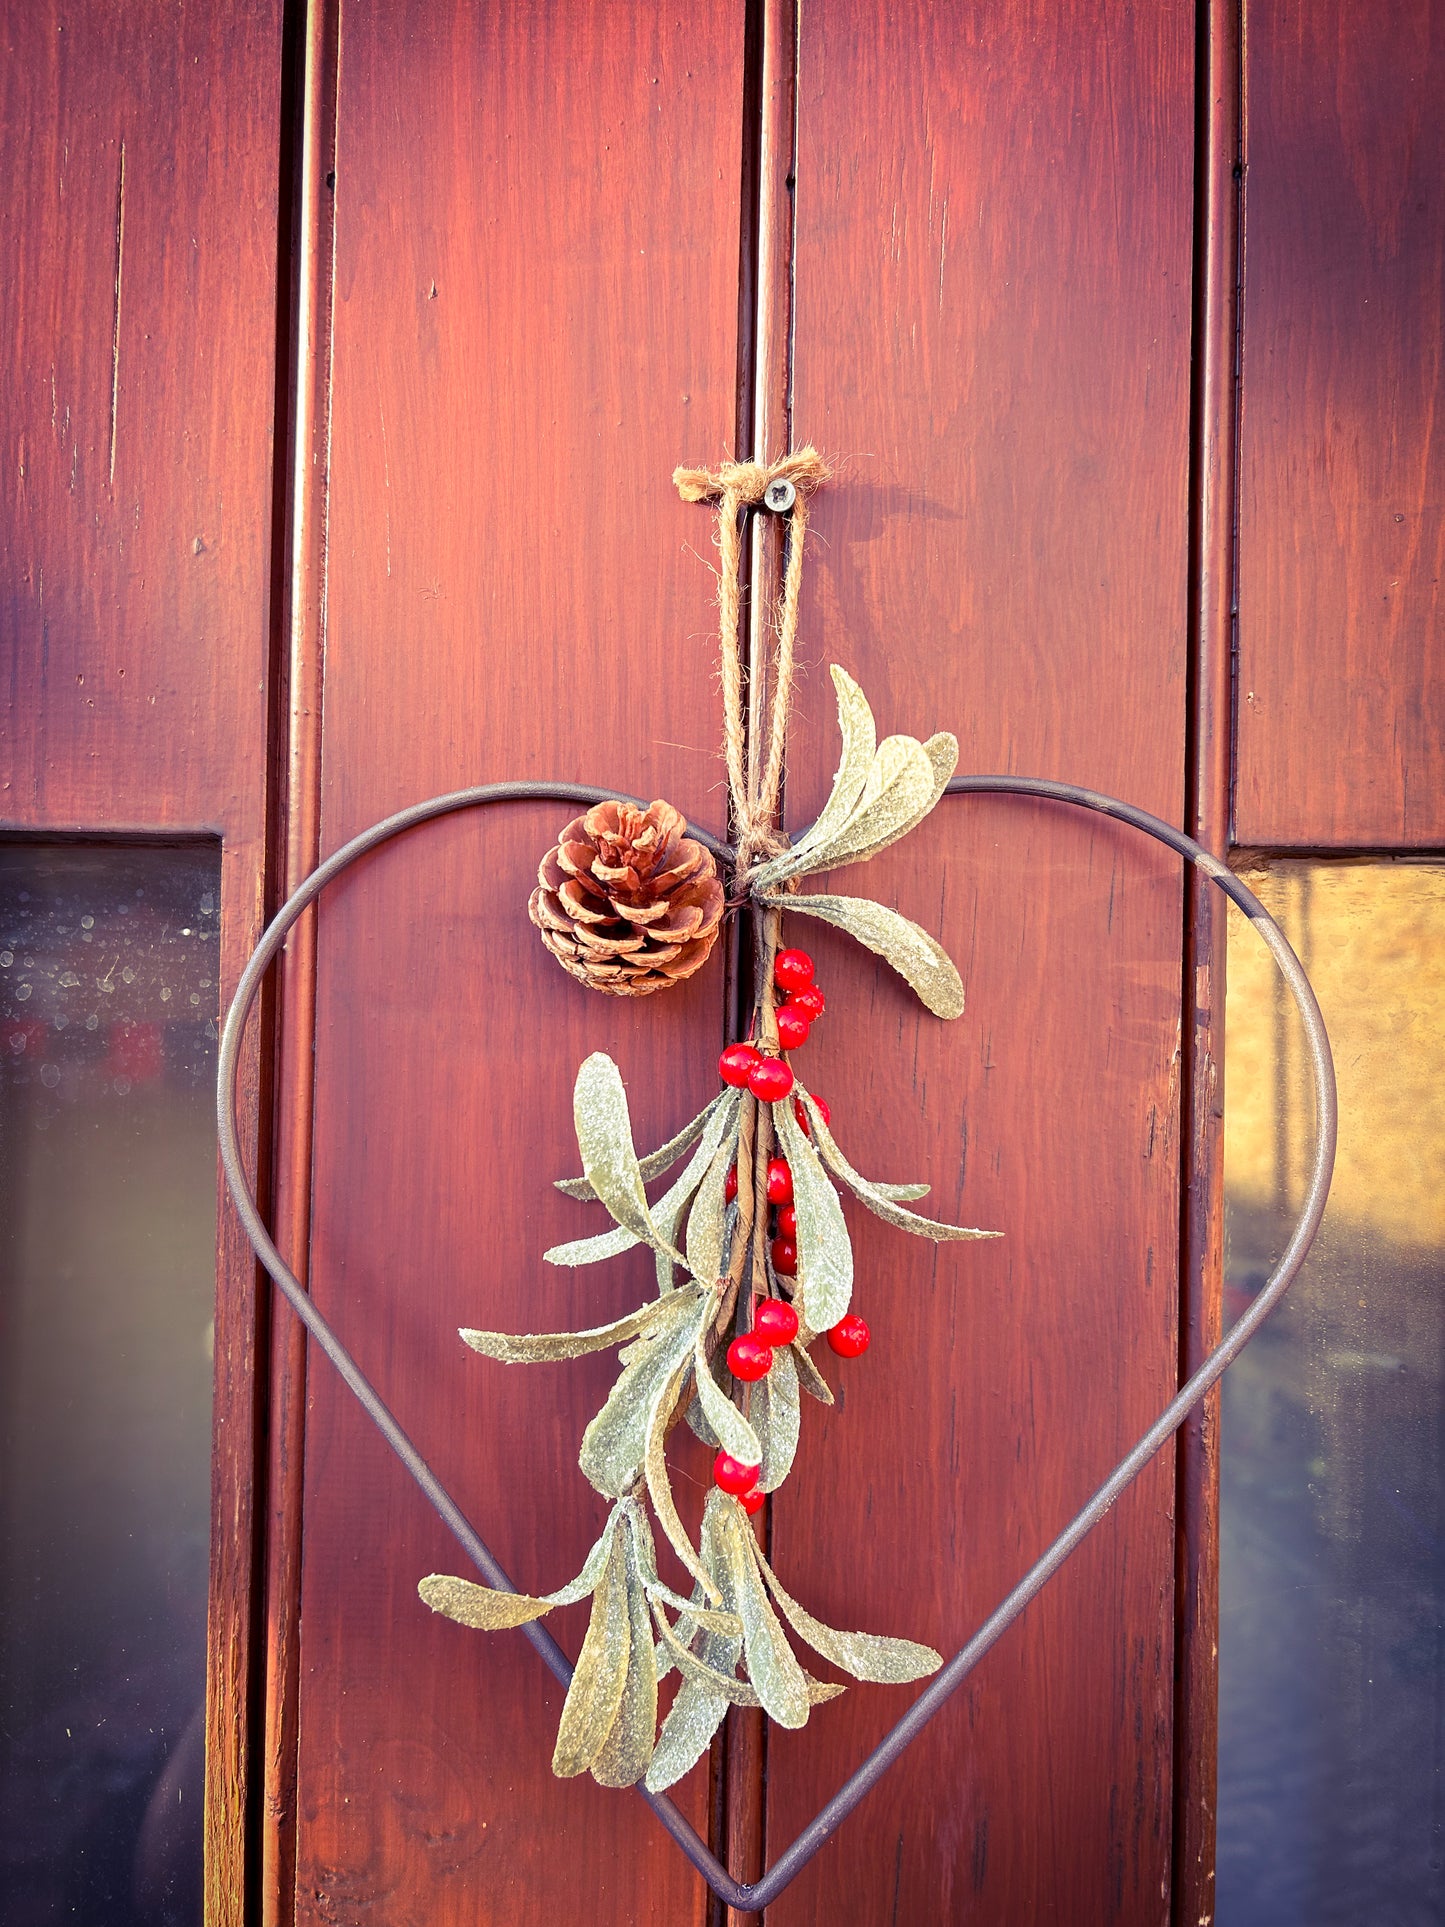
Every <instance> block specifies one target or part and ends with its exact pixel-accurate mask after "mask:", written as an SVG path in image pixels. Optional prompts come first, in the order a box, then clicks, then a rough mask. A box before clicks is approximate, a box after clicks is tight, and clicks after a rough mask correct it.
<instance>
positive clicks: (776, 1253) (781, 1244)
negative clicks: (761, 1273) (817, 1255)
mask: <svg viewBox="0 0 1445 1927" xmlns="http://www.w3.org/2000/svg"><path fill="white" fill-rule="evenodd" d="M797 1269H798V1247H797V1246H796V1245H795V1244H794V1243H793V1240H792V1239H791V1238H774V1240H773V1270H774V1271H775V1272H777V1274H778V1276H779V1277H780V1278H791V1277H793V1276H795V1274H796V1272H797Z"/></svg>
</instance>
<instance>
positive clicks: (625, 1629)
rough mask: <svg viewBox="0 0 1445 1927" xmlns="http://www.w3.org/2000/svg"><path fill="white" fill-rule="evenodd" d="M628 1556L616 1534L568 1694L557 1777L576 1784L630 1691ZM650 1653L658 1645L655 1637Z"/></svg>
mask: <svg viewBox="0 0 1445 1927" xmlns="http://www.w3.org/2000/svg"><path fill="white" fill-rule="evenodd" d="M627 1563H628V1562H627V1551H626V1547H625V1545H624V1543H623V1535H622V1534H621V1533H619V1532H614V1533H613V1535H612V1539H611V1543H610V1545H609V1547H608V1551H607V1562H606V1564H605V1566H604V1567H603V1570H602V1580H601V1583H600V1584H599V1586H598V1588H597V1591H596V1593H595V1594H594V1595H593V1599H592V1617H591V1618H590V1619H589V1620H588V1622H587V1637H586V1639H584V1640H583V1642H582V1651H581V1653H580V1654H579V1656H578V1659H577V1670H576V1672H575V1673H573V1675H572V1684H571V1685H570V1686H569V1687H568V1689H567V1698H566V1700H565V1701H564V1702H563V1706H562V1720H561V1724H560V1725H559V1726H558V1728H557V1746H556V1750H555V1751H554V1753H553V1755H552V1771H553V1772H554V1773H555V1774H556V1775H557V1777H558V1778H559V1779H562V1780H570V1779H571V1778H572V1777H573V1776H574V1775H575V1774H578V1773H585V1772H586V1771H587V1769H588V1767H590V1766H591V1765H592V1763H593V1761H594V1760H595V1759H596V1758H597V1756H598V1754H599V1753H600V1752H601V1751H602V1749H603V1747H604V1746H605V1745H606V1743H607V1735H608V1734H609V1733H610V1732H611V1731H612V1725H613V1722H614V1721H615V1720H616V1718H617V1713H618V1709H619V1708H620V1706H621V1705H622V1695H623V1693H624V1692H625V1691H626V1688H627V1671H628V1663H629V1661H630V1660H631V1657H632V1619H631V1612H630V1610H629V1606H628V1598H627ZM647 1645H648V1653H649V1656H650V1655H651V1651H652V1640H651V1637H650V1636H649V1639H648V1642H647Z"/></svg>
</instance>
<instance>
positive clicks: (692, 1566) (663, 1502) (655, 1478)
mask: <svg viewBox="0 0 1445 1927" xmlns="http://www.w3.org/2000/svg"><path fill="white" fill-rule="evenodd" d="M688 1369H689V1368H688V1367H687V1366H686V1365H684V1366H682V1367H681V1368H680V1369H679V1370H676V1371H675V1372H674V1374H673V1375H672V1377H671V1378H669V1379H668V1381H667V1382H666V1384H664V1385H662V1386H661V1387H660V1388H659V1390H658V1393H657V1396H656V1398H655V1400H654V1402H653V1405H652V1409H651V1411H650V1412H649V1414H648V1422H647V1442H646V1448H645V1452H644V1456H643V1470H644V1472H645V1474H646V1478H647V1490H648V1493H649V1494H650V1496H651V1499H652V1509H653V1511H654V1512H655V1513H656V1514H657V1523H658V1524H659V1525H660V1526H661V1527H662V1529H663V1531H664V1532H665V1533H666V1534H667V1537H668V1539H669V1541H670V1542H671V1545H672V1549H673V1551H674V1552H675V1553H676V1554H677V1556H678V1558H679V1559H681V1561H682V1563H683V1564H684V1565H685V1566H686V1567H687V1569H688V1571H689V1572H690V1573H691V1574H692V1576H693V1578H694V1579H695V1580H697V1582H698V1584H699V1585H700V1586H701V1587H702V1589H703V1591H704V1593H706V1595H707V1597H708V1598H709V1599H710V1600H711V1601H712V1603H713V1604H714V1605H715V1606H716V1605H719V1604H721V1601H722V1595H721V1594H720V1593H719V1591H718V1589H717V1584H716V1582H715V1581H714V1579H713V1576H712V1574H711V1573H710V1572H709V1571H708V1570H707V1568H706V1566H704V1564H703V1563H702V1560H701V1559H700V1558H699V1557H698V1554H697V1552H696V1550H695V1549H694V1547H693V1543H692V1541H691V1539H689V1538H688V1536H687V1529H686V1527H685V1526H684V1525H683V1523H682V1520H681V1519H680V1518H679V1516H678V1511H677V1502H676V1500H675V1499H674V1498H673V1496H672V1482H671V1480H670V1479H669V1478H668V1476H667V1421H668V1419H669V1418H670V1417H671V1416H672V1412H673V1408H674V1407H675V1405H676V1403H677V1400H678V1398H679V1397H680V1395H681V1392H682V1387H683V1384H684V1381H685V1380H686V1378H687V1373H688Z"/></svg>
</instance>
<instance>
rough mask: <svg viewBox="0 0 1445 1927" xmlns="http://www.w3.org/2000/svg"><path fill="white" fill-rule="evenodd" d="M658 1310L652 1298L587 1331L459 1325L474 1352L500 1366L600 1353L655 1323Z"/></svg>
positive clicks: (544, 1361)
mask: <svg viewBox="0 0 1445 1927" xmlns="http://www.w3.org/2000/svg"><path fill="white" fill-rule="evenodd" d="M660 1310H661V1306H660V1305H658V1304H657V1302H656V1301H655V1300H652V1301H649V1302H648V1303H647V1304H645V1305H641V1306H639V1307H638V1309H637V1310H636V1311H630V1312H628V1314H627V1316H626V1317H625V1318H615V1319H613V1321H612V1323H611V1324H610V1325H594V1326H593V1327H592V1328H591V1330H590V1331H580V1332H534V1333H528V1334H518V1333H513V1332H479V1331H469V1330H467V1329H466V1328H465V1327H463V1329H462V1332H461V1336H462V1338H463V1339H465V1341H466V1342H467V1344H468V1345H470V1346H471V1348H472V1350H473V1351H474V1352H480V1353H481V1354H482V1356H483V1357H484V1358H499V1359H500V1360H501V1361H502V1363H503V1364H504V1365H537V1364H545V1363H548V1362H550V1361H552V1360H555V1359H561V1358H582V1357H584V1356H585V1355H586V1354H587V1353H588V1352H603V1351H606V1349H607V1347H608V1346H609V1345H620V1344H621V1343H622V1341H623V1340H624V1339H625V1338H632V1337H634V1336H635V1335H636V1334H637V1333H638V1332H641V1331H645V1330H646V1329H647V1327H648V1326H649V1325H652V1324H655V1323H656V1322H657V1318H658V1313H659V1311H660Z"/></svg>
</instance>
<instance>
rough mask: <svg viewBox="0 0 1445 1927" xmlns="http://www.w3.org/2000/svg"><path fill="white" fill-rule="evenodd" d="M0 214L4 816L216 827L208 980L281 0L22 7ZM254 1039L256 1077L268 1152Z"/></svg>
mask: <svg viewBox="0 0 1445 1927" xmlns="http://www.w3.org/2000/svg"><path fill="white" fill-rule="evenodd" d="M0 32H3V40H4V57H3V59H0V152H3V166H4V172H5V177H6V178H7V179H8V180H9V182H10V191H9V192H8V193H7V194H6V196H5V198H4V207H3V210H0V223H3V229H4V233H3V246H4V253H5V259H6V260H7V262H9V263H10V264H11V282H10V286H9V289H8V293H7V299H6V304H5V347H6V359H7V379H6V381H5V382H4V384H3V388H0V423H3V427H0V439H3V443H4V446H5V449H6V451H7V461H6V465H5V479H4V482H3V485H0V487H3V497H0V522H3V529H0V599H3V601H0V606H3V611H4V623H3V631H4V643H3V648H4V654H5V668H6V674H7V679H8V695H9V709H10V726H9V728H8V729H7V730H6V732H5V735H4V739H3V744H0V757H3V768H0V799H3V800H0V817H3V821H4V823H5V824H6V825H7V826H15V827H21V828H24V829H28V830H47V831H54V830H63V831H70V830H75V831H80V832H83V833H96V832H105V833H114V832H116V831H124V830H126V829H131V828H134V829H138V830H147V831H154V830H158V829H176V830H197V829H209V830H212V831H216V832H219V834H220V835H221V836H222V838H223V839H224V842H223V860H222V901H221V917H222V972H223V979H222V985H221V995H222V998H223V1000H224V999H225V998H226V997H228V996H229V994H230V988H231V985H232V984H233V983H234V981H235V978H236V976H237V975H238V973H239V970H240V968H241V965H242V963H243V961H244V959H245V957H246V955H247V953H248V952H249V950H250V948H251V946H252V944H253V942H254V941H255V937H256V934H257V932H258V930H259V927H260V920H261V914H262V908H263V898H264V883H265V874H264V873H265V854H266V850H265V835H266V801H267V772H266V748H267V724H268V715H269V703H270V699H271V693H272V692H271V676H270V669H271V621H272V604H271V510H272V490H271V456H272V447H271V441H272V427H273V421H274V411H275V366H274V353H275V318H276V279H275V276H276V239H277V205H276V176H277V163H278V155H279V151H280V139H281V134H280V114H279V109H280V79H281V7H280V4H279V0H263V3H262V4H258V5H255V6H250V7H247V8H245V9H242V10H240V11H235V10H232V11H231V12H229V13H220V14H216V13H209V12H206V11H204V10H190V11H177V10H174V9H156V8H126V7H114V6H101V5H93V6H86V7H82V8H80V9H75V8H67V7H60V6H57V5H54V4H51V0H36V4H35V5H33V6H26V7H13V8H10V9H8V10H7V11H6V14H5V19H4V23H3V29H0ZM257 1071H258V1060H257V1054H256V1049H255V1044H254V1040H253V1044H252V1049H251V1052H250V1055H249V1057H248V1059H247V1063H246V1067H245V1072H244V1077H243V1089H242V1095H241V1115H242V1120H243V1129H244V1131H245V1134H246V1135H247V1136H248V1137H249V1138H250V1140H251V1142H252V1143H253V1144H254V1141H255V1133H256V1116H257ZM254 1271H255V1267H254V1264H253V1262H252V1259H251V1254H250V1247H249V1246H248V1245H247V1244H246V1242H245V1240H244V1238H243V1237H242V1236H241V1235H240V1233H239V1231H238V1230H237V1228H236V1227H235V1225H234V1223H233V1221H232V1220H231V1219H230V1217H229V1215H228V1214H225V1213H223V1214H222V1219H221V1230H220V1251H219V1260H218V1278H217V1313H216V1381H215V1428H216V1429H215V1439H216V1447H215V1457H214V1462H213V1494H212V1532H213V1540H212V1545H213V1552H212V1570H211V1624H210V1634H209V1653H210V1674H209V1696H208V1707H207V1763H208V1767H207V1809H206V1834H207V1914H206V1918H207V1920H208V1921H209V1922H211V1923H214V1924H215V1927H220V1924H221V1923H226V1927H239V1922H240V1920H241V1918H242V1909H243V1906H244V1900H245V1879H246V1868H245V1860H246V1800H247V1793H248V1775H249V1770H250V1731H249V1723H250V1707H249V1690H250V1684H251V1668H252V1664H253V1653H252V1639H253V1635H252V1627H253V1584H254V1580H255V1563H254V1556H253V1555H254V1537H255V1534H254V1524H255V1521H254V1492H255V1485H256V1472H257V1454H258V1434H257V1424H256V1419H257V1408H256V1375H257V1346H256V1338H257V1328H256V1308H255V1297H254V1289H253V1280H254Z"/></svg>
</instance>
